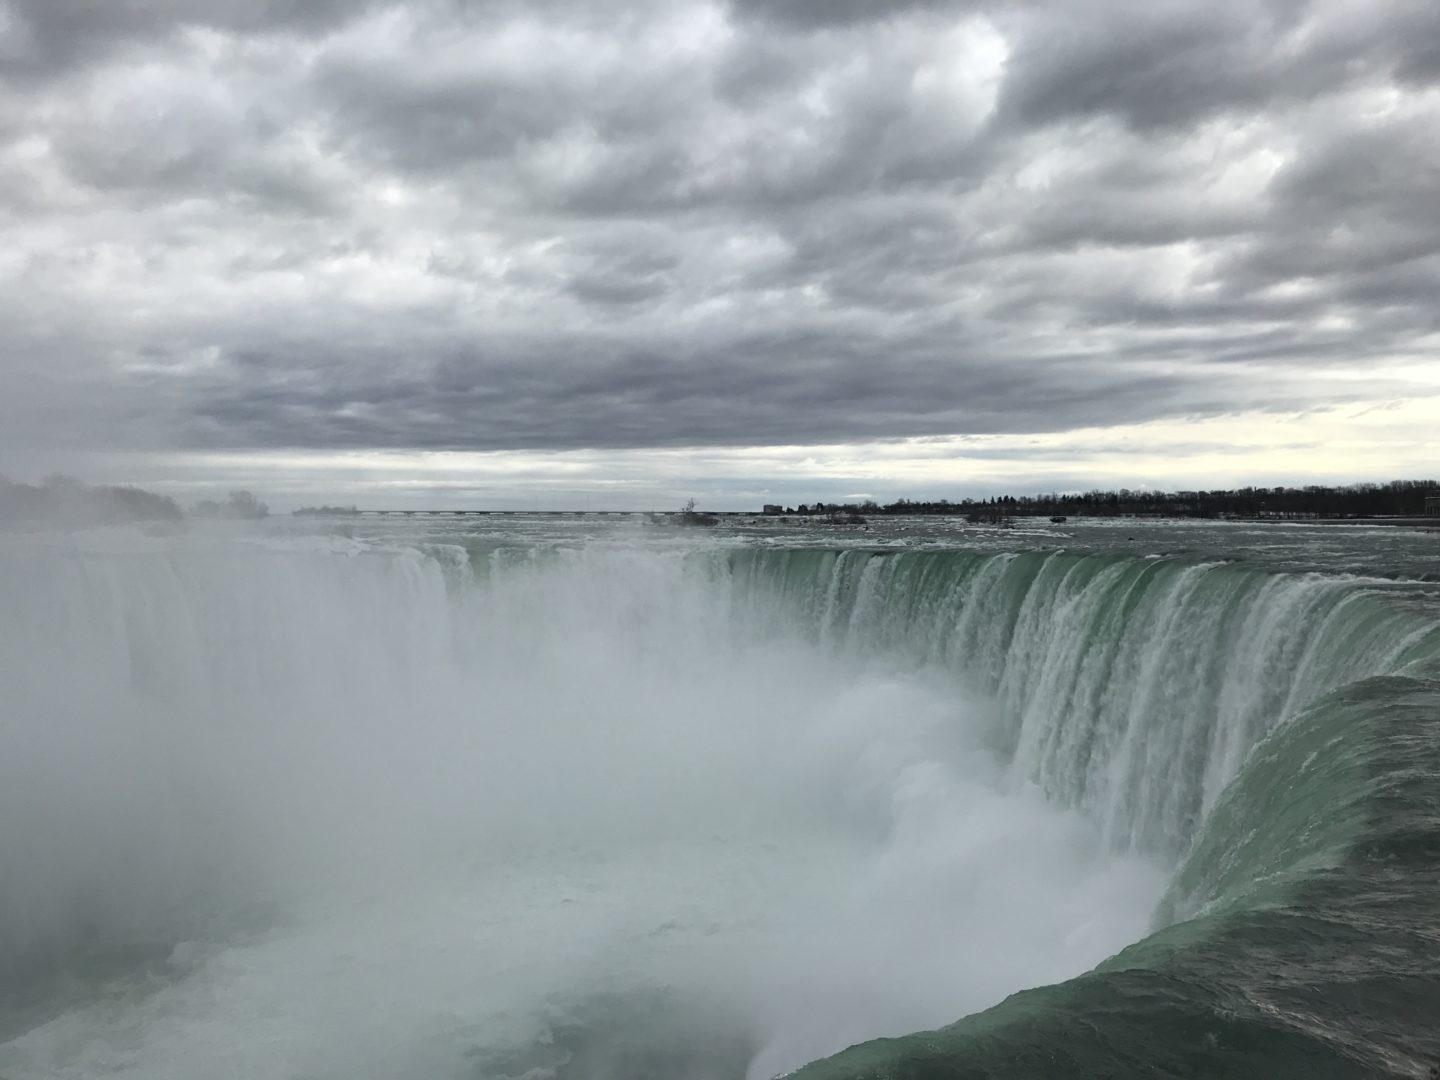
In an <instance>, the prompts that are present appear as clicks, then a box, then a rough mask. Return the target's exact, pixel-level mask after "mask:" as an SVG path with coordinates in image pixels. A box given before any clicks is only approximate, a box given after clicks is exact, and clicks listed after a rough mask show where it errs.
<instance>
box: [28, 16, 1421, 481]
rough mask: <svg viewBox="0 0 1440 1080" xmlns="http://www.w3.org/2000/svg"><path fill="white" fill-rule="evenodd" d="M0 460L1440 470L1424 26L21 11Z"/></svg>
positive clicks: (964, 475)
mask: <svg viewBox="0 0 1440 1080" xmlns="http://www.w3.org/2000/svg"><path fill="white" fill-rule="evenodd" d="M0 221H3V238H0V239H3V242H0V350H3V351H0V379H3V385H0V471H3V472H5V473H8V474H9V475H11V476H12V477H14V478H17V479H32V478H34V477H35V476H37V475H39V474H40V473H43V472H46V471H50V470H51V469H52V468H62V469H68V470H71V471H76V472H79V473H81V474H82V475H85V476H88V477H90V478H92V479H97V480H125V481H131V482H137V483H142V484H146V485H148V486H152V487H156V488H160V489H164V490H169V491H171V492H172V493H177V494H181V495H182V497H185V496H186V495H187V493H188V494H195V495H196V497H199V495H200V494H201V493H205V494H208V493H209V491H210V489H211V488H214V487H224V486H229V485H235V484H245V485H247V486H253V487H256V488H258V489H260V490H262V491H263V492H265V493H267V494H268V495H269V496H270V497H271V500H272V502H275V503H278V504H279V505H281V506H285V505H289V504H292V503H299V502H308V501H317V500H321V499H329V498H344V499H345V501H359V502H363V503H368V504H377V503H381V502H389V503H394V504H397V505H399V504H406V505H408V504H413V503H415V502H417V501H418V502H422V503H423V502H437V501H438V502H443V503H446V504H449V505H472V506H506V505H519V506H524V505H558V504H564V503H569V504H572V505H578V504H579V501H580V500H581V499H582V498H583V499H585V500H587V501H589V500H593V505H595V506H597V507H598V506H600V505H613V506H623V507H631V506H637V505H647V504H649V505H662V506H668V505H669V503H670V501H672V498H673V497H675V496H680V495H684V494H697V495H699V496H700V497H701V501H702V502H709V503H711V504H713V505H715V506H717V507H720V506H727V507H728V506H751V505H758V503H759V502H761V501H775V500H776V499H782V500H786V501H791V502H794V501H800V500H802V499H810V498H815V497H822V498H833V497H838V496H843V495H860V494H867V495H875V496H877V497H881V498H887V497H893V496H896V495H901V494H906V495H927V494H930V495H951V496H954V495H956V494H966V493H973V494H988V493H993V492H995V491H998V490H1015V491H1023V490H1042V489H1044V490H1048V489H1050V488H1055V487H1059V488H1067V487H1083V486H1090V485H1091V484H1095V483H1102V484H1107V485H1108V484H1113V485H1115V486H1132V487H1134V486H1142V485H1154V486H1162V487H1166V486H1177V487H1189V486H1197V485H1199V486H1211V485H1216V486H1219V485H1228V484H1233V483H1243V482H1247V481H1254V482H1260V483H1274V482H1288V483H1301V482H1306V481H1308V480H1337V479H1352V478H1368V479H1385V478H1389V477H1391V476H1402V475H1408V476H1414V475H1427V474H1434V473H1437V472H1440V4H1437V3H1436V2H1435V0H1345V2H1335V0H1313V2H1310V0H1205V2H1203V3H1201V2H1198V0H1190V2H1184V3H1175V2H1168V0H1055V2H1046V0H1016V2H1011V3H986V2H983V0H956V2H947V0H928V2H926V0H911V2H898V0H897V2H891V3H884V2H880V0H875V2H870V3H866V2H862V0H730V2H729V3H723V2H708V3H707V2H693V0H663V2H662V0H655V2H650V0H632V2H626V0H572V2H560V0H524V2H521V0H514V2H507V0H471V2H461V0H401V2H385V0H375V2H368V3H367V2H361V0H268V2H266V0H0Z"/></svg>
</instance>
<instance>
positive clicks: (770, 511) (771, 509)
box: [762, 503, 785, 514]
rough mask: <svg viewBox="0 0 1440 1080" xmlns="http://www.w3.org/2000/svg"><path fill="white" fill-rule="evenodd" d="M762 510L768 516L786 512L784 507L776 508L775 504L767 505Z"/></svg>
mask: <svg viewBox="0 0 1440 1080" xmlns="http://www.w3.org/2000/svg"><path fill="white" fill-rule="evenodd" d="M762 509H763V510H764V512H765V513H767V514H783V513H784V512H785V508H784V507H783V506H776V505H775V504H774V503H766V504H765V506H764V507H763V508H762Z"/></svg>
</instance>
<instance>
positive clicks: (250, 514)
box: [190, 491, 270, 521]
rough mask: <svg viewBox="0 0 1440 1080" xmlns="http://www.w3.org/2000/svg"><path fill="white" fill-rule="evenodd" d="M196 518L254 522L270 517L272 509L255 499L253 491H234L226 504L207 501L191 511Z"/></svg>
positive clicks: (211, 500)
mask: <svg viewBox="0 0 1440 1080" xmlns="http://www.w3.org/2000/svg"><path fill="white" fill-rule="evenodd" d="M190 512H191V513H192V514H194V515H195V516H196V517H202V518H227V519H229V520H231V521H253V520H256V519H258V518H263V517H269V516H270V508H269V507H268V506H266V505H265V504H264V503H263V502H261V501H260V500H259V499H257V498H256V497H255V493H254V492H253V491H232V492H230V494H229V495H228V496H226V498H225V501H224V502H217V501H216V500H214V499H206V500H204V501H203V502H198V503H196V504H195V506H194V508H193V509H192V510H191V511H190Z"/></svg>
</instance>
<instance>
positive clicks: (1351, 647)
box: [0, 521, 1440, 1080]
mask: <svg viewBox="0 0 1440 1080" xmlns="http://www.w3.org/2000/svg"><path fill="white" fill-rule="evenodd" d="M507 528H508V531H507ZM487 529H488V531H484V532H482V531H480V530H478V529H470V530H467V529H466V528H465V527H464V526H453V525H452V526H443V527H442V526H440V525H438V524H430V525H419V524H414V525H408V526H406V527H403V528H396V527H394V526H387V527H386V528H384V529H382V528H380V527H376V528H374V529H372V530H371V531H370V532H369V533H368V534H361V535H345V536H339V535H321V534H319V533H307V532H302V531H299V530H298V529H297V528H295V527H292V526H280V525H277V526H273V527H271V528H269V529H268V530H259V529H257V530H255V531H248V532H247V531H240V530H235V531H218V530H217V531H213V532H204V531H201V532H193V533H182V534H177V535H166V536H158V535H157V536H145V535H140V534H138V533H127V532H120V531H116V532H104V531H97V532H93V533H88V534H85V533H78V534H70V535H49V534H37V535H25V536H18V535H12V536H7V537H4V538H3V547H0V680H3V687H4V693H5V699H6V700H5V719H4V725H3V727H0V830H3V831H0V865H3V867H4V868H5V871H4V875H3V879H0V977H3V982H0V988H3V989H0V993H3V996H0V1076H4V1077H6V1078H7V1080H22V1078H31V1077H35V1078H38V1077H46V1078H50V1077H65V1078H70V1077H76V1078H79V1077H96V1076H101V1075H104V1076H108V1077H135V1078H142V1077H143V1078H145V1080H169V1078H176V1080H178V1078H185V1080H190V1078H193V1077H195V1076H199V1075H223V1076H243V1077H262V1076H263V1077H293V1078H296V1080H299V1078H308V1080H321V1078H323V1080H330V1078H334V1080H340V1078H342V1077H343V1078H347V1080H356V1078H373V1080H393V1078H400V1077H407V1078H408V1077H425V1078H432V1077H433V1078H472V1080H479V1078H497V1080H498V1078H509V1080H519V1078H522V1077H523V1078H526V1080H546V1078H552V1077H553V1078H566V1080H602V1078H603V1080H609V1078H614V1080H622V1078H624V1080H645V1078H655V1080H660V1078H666V1080H675V1078H679V1080H692V1078H693V1080H740V1078H761V1080H763V1078H766V1077H771V1076H775V1075H778V1074H780V1073H783V1072H787V1071H791V1070H795V1069H798V1068H801V1067H802V1066H806V1065H807V1063H810V1062H815V1064H813V1065H811V1066H809V1068H810V1069H813V1070H814V1074H815V1075H820V1076H836V1077H842V1076H843V1077H861V1076H871V1077H881V1076H907V1077H928V1076H937V1077H938V1076H947V1077H968V1076H975V1077H980V1076H1002V1075H1003V1076H1049V1075H1057V1076H1058V1075H1079V1074H1082V1073H1088V1074H1091V1075H1110V1076H1120V1075H1137V1076H1138V1075H1149V1074H1150V1073H1148V1072H1147V1070H1149V1069H1157V1070H1159V1072H1160V1073H1162V1074H1168V1075H1176V1076H1190V1075H1193V1076H1215V1075H1235V1076H1256V1077H1260V1076H1285V1075H1298V1074H1299V1073H1300V1072H1302V1071H1303V1072H1305V1074H1306V1075H1320V1076H1336V1077H1340V1076H1375V1075H1394V1076H1424V1075H1426V1074H1427V1072H1428V1070H1429V1068H1430V1067H1431V1066H1432V1065H1433V1064H1434V1063H1435V1062H1436V1061H1437V1060H1440V1044H1437V1042H1436V1036H1435V1035H1434V1034H1432V1031H1433V1025H1430V1024H1427V1023H1425V1022H1424V1017H1427V1016H1428V1017H1430V1018H1431V1019H1433V1016H1434V1015H1435V1010H1436V1008H1437V1007H1440V989H1437V986H1436V984H1435V979H1436V976H1435V975H1434V974H1433V973H1434V972H1435V971H1437V970H1440V963H1437V962H1435V961H1436V960H1437V959H1440V958H1437V957H1436V952H1437V945H1436V941H1435V939H1434V935H1433V928H1434V926H1435V925H1436V919H1435V916H1436V914H1437V913H1436V911H1435V904H1436V900H1435V896H1436V895H1437V890H1436V887H1435V886H1436V884H1437V872H1440V843H1437V835H1440V834H1437V831H1436V830H1437V821H1440V805H1437V802H1436V795H1435V789H1436V786H1437V785H1436V783H1435V781H1436V779H1437V776H1436V774H1437V761H1436V753H1437V749H1436V746H1437V741H1440V740H1437V738H1436V736H1437V731H1436V728H1437V726H1440V707H1437V702H1440V690H1437V683H1436V678H1437V663H1440V661H1437V657H1440V601H1437V597H1436V595H1435V593H1436V586H1435V585H1433V584H1431V583H1427V582H1425V581H1424V580H1422V578H1423V577H1424V575H1423V574H1419V573H1412V572H1411V571H1410V569H1409V564H1408V563H1407V564H1406V565H1404V566H1397V567H1396V568H1394V569H1393V570H1392V572H1389V573H1381V572H1378V570H1377V568H1375V567H1374V566H1373V565H1371V566H1367V568H1366V569H1365V571H1364V572H1361V573H1355V572H1338V571H1337V570H1336V569H1335V568H1334V567H1333V566H1328V565H1327V566H1320V567H1315V568H1305V567H1303V566H1296V565H1294V560H1293V559H1289V558H1288V557H1287V558H1279V557H1277V558H1273V559H1269V560H1267V559H1265V558H1250V559H1245V560H1240V561H1232V560H1227V559H1225V558H1222V557H1220V555H1219V554H1218V552H1219V550H1220V545H1221V544H1222V543H1225V542H1226V541H1227V540H1228V537H1225V536H1222V535H1221V534H1219V533H1218V532H1215V530H1214V529H1212V530H1211V531H1210V532H1204V533H1203V534H1202V533H1199V532H1197V533H1195V534H1194V535H1193V536H1189V537H1188V538H1187V543H1188V547H1187V549H1186V550H1185V551H1184V552H1183V553H1180V554H1172V555H1157V554H1155V553H1153V552H1144V551H1139V550H1134V549H1131V548H1126V547H1123V546H1117V545H1116V544H1115V543H1114V542H1113V541H1112V539H1110V538H1107V537H1106V536H1104V535H1100V534H1099V533H1097V534H1096V537H1098V539H1097V538H1095V537H1092V538H1091V539H1090V540H1088V541H1087V540H1086V538H1085V537H1084V536H1078V537H1071V538H1068V542H1067V547H1066V549H1065V550H1061V549H1060V548H1059V547H1058V546H1057V539H1061V538H1057V537H1055V536H1043V537H1042V536H1037V537H1033V538H1031V539H1030V542H1029V543H1028V545H1027V544H1026V543H1025V542H1024V541H1021V542H1019V543H1015V544H1014V549H1013V550H1001V549H1000V548H999V547H996V546H993V544H994V539H995V538H994V537H993V536H990V537H982V538H981V539H980V540H978V541H977V540H976V539H975V537H974V536H973V535H971V534H969V533H964V532H963V530H960V529H959V528H958V527H956V528H955V530H954V532H953V533H951V534H947V533H946V532H945V530H943V529H937V530H934V531H932V532H927V533H925V534H924V535H923V536H907V535H905V534H904V533H903V531H897V532H896V534H895V535H894V536H883V535H882V536H876V535H873V534H869V535H866V536H865V537H864V543H863V544H847V543H843V542H841V543H837V542H836V540H835V539H834V537H833V536H819V535H809V534H799V533H797V534H791V535H787V534H782V533H779V532H768V533H767V532H765V531H764V530H758V531H753V532H749V533H747V532H745V531H744V530H737V531H736V532H735V533H734V534H733V535H723V536H721V537H718V538H717V537H714V536H706V537H702V538H696V537H695V536H693V535H689V534H686V533H685V532H684V531H682V530H667V529H644V528H640V527H626V528H616V527H609V528H606V529H597V528H594V527H590V528H589V531H587V532H585V533H583V534H582V533H572V534H565V533H563V531H562V532H558V533H557V532H554V530H553V528H552V527H549V526H545V525H542V524H537V523H533V522H531V523H525V522H524V521H518V522H517V523H515V524H513V525H510V526H508V527H506V528H500V529H496V528H495V526H493V525H492V526H487ZM547 529H550V530H551V531H549V532H547ZM552 533H553V534H552ZM1170 539H1172V540H1173V538H1170ZM1407 542H1408V541H1407ZM1332 543H1333V542H1332ZM1027 546H1028V547H1029V548H1030V549H1029V550H1024V549H1023V548H1025V547H1027ZM1175 547H1176V545H1174V544H1173V543H1172V544H1171V545H1169V547H1168V550H1175ZM1127 947H1128V948H1127ZM1067 980H1068V981H1067ZM1033 988H1039V989H1033ZM1017 991H1024V992H1023V993H1018V994H1017ZM1011 995H1014V996H1011ZM961 1018H965V1019H961ZM957 1021H958V1022H957ZM947 1025H948V1026H947ZM923 1031H928V1032H929V1034H925V1035H911V1034H910V1033H913V1032H923ZM876 1039H883V1040H884V1041H879V1042H868V1040H876ZM856 1044H865V1045H860V1046H856ZM852 1046H853V1047H855V1048H854V1049H851V1050H848V1051H847V1050H846V1048H847V1047H852ZM842 1051H844V1053H841V1052H842ZM836 1054H839V1056H838V1057H833V1058H830V1059H829V1060H824V1061H817V1059H822V1058H826V1057H827V1055H836ZM1107 1070H1108V1071H1107ZM807 1075H808V1074H807Z"/></svg>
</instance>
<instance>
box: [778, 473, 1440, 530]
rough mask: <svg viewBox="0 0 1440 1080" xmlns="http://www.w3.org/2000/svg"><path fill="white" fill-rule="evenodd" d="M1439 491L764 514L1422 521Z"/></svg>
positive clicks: (1044, 500) (1186, 496)
mask: <svg viewBox="0 0 1440 1080" xmlns="http://www.w3.org/2000/svg"><path fill="white" fill-rule="evenodd" d="M1437 493H1440V482H1437V481H1435V480H1391V481H1389V482H1387V483H1379V484H1377V483H1362V484H1344V485H1340V486H1334V487H1331V486H1325V485H1320V484H1309V485H1306V486H1305V487H1270V488H1265V487H1244V488H1238V489H1236V490H1233V491H1226V490H1214V491H1132V490H1131V489H1129V488H1121V489H1120V490H1119V491H1098V490H1097V491H1086V492H1081V493H1072V494H1061V493H1058V492H1052V493H1050V494H1041V495H1021V496H1018V497H1017V496H1014V495H998V496H995V497H994V498H990V499H960V500H959V501H955V502H952V501H951V500H949V499H938V500H933V501H917V500H913V499H900V500H898V501H896V502H892V503H887V504H885V505H883V506H882V505H879V504H877V503H875V502H874V501H866V502H861V503H826V502H817V503H810V504H805V503H802V504H800V505H799V506H796V507H793V508H789V507H785V508H782V507H778V506H767V507H766V508H765V509H766V513H770V514H774V513H786V514H805V515H816V514H820V515H827V516H833V515H836V514H858V515H865V516H886V515H895V516H898V515H906V514H938V515H965V516H969V517H973V518H975V519H977V520H995V519H998V518H1004V517H1025V516H1045V517H1072V516H1073V517H1126V516H1142V517H1189V518H1280V519H1287V518H1364V517H1419V516H1421V515H1422V514H1423V513H1424V512H1425V496H1426V495H1435V494H1437Z"/></svg>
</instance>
